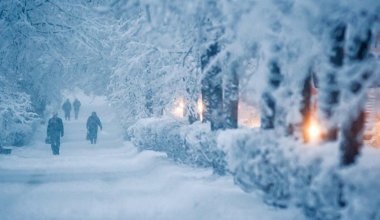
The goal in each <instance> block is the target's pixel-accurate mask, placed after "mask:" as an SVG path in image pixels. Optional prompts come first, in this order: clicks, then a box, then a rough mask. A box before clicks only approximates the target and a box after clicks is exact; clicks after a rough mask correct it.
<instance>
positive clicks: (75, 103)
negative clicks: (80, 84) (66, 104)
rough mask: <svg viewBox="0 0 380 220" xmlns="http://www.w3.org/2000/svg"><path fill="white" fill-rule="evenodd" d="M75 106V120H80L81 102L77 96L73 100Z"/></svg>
mask: <svg viewBox="0 0 380 220" xmlns="http://www.w3.org/2000/svg"><path fill="white" fill-rule="evenodd" d="M73 106H74V114H75V120H78V115H79V109H80V106H81V103H80V101H79V100H78V99H77V98H75V100H74V102H73Z"/></svg>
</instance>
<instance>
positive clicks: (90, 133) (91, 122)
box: [86, 112, 103, 144]
mask: <svg viewBox="0 0 380 220" xmlns="http://www.w3.org/2000/svg"><path fill="white" fill-rule="evenodd" d="M86 127H87V138H88V139H89V140H90V142H91V144H96V139H97V138H98V127H99V128H100V130H102V129H103V127H102V123H101V122H100V119H99V117H98V116H97V115H96V112H92V114H91V116H90V117H88V119H87V124H86Z"/></svg>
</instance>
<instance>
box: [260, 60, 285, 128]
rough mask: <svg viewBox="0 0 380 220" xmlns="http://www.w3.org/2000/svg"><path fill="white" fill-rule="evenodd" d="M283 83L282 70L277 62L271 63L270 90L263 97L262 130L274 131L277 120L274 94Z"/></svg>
mask: <svg viewBox="0 0 380 220" xmlns="http://www.w3.org/2000/svg"><path fill="white" fill-rule="evenodd" d="M281 81H282V75H281V69H280V66H279V64H278V61H277V60H275V59H274V60H272V61H271V62H270V63H269V80H268V88H267V90H266V91H265V92H264V93H263V95H262V104H261V107H262V109H261V128H262V129H274V128H275V119H276V107H277V104H276V99H275V97H274V92H275V91H276V90H277V89H278V88H279V87H280V84H281Z"/></svg>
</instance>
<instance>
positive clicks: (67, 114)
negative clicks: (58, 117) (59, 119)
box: [62, 99, 71, 121]
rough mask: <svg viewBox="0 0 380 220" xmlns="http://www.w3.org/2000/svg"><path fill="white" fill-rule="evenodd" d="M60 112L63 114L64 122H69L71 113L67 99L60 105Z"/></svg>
mask: <svg viewBox="0 0 380 220" xmlns="http://www.w3.org/2000/svg"><path fill="white" fill-rule="evenodd" d="M62 110H63V111H64V112H65V120H69V121H70V113H71V102H70V100H69V99H66V102H65V103H63V105H62Z"/></svg>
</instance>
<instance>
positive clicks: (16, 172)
mask: <svg viewBox="0 0 380 220" xmlns="http://www.w3.org/2000/svg"><path fill="white" fill-rule="evenodd" d="M81 101H82V106H83V110H82V111H81V114H80V119H79V120H78V121H69V122H64V126H65V137H64V138H63V140H62V145H61V155H60V156H58V157H55V156H53V155H51V151H50V146H48V145H46V144H44V143H43V140H44V137H45V129H46V126H42V127H41V128H40V130H39V131H38V132H37V134H36V137H35V141H34V142H33V143H32V144H31V145H29V146H26V147H22V148H15V149H14V150H13V152H12V155H1V156H0V219H2V220H7V219H12V220H13V219H165V220H170V219H235V220H240V219H250V220H251V219H260V220H265V219H268V220H272V219H291V220H296V219H303V217H301V216H302V215H301V214H300V212H299V211H297V210H294V209H287V210H283V209H275V208H272V207H269V206H267V205H265V204H264V203H262V201H261V199H260V196H259V195H256V194H247V193H244V192H242V191H241V190H240V189H239V188H238V187H237V186H236V185H234V184H233V180H232V177H230V176H227V177H220V176H216V175H213V174H212V170H211V169H200V168H193V167H188V166H185V165H178V164H175V163H174V162H172V161H170V160H168V159H167V157H166V155H165V154H162V153H157V152H153V151H143V152H138V151H137V150H136V148H135V147H134V146H133V145H132V144H131V143H129V142H124V141H123V140H122V129H121V127H120V126H119V124H118V118H117V116H116V115H115V113H114V112H113V111H112V108H111V107H109V106H108V105H107V103H106V102H105V101H104V99H102V98H93V99H90V98H88V97H81ZM91 111H97V113H98V115H99V117H100V119H101V120H102V122H103V124H104V129H103V131H101V132H100V134H99V137H98V142H99V143H98V144H97V145H90V144H89V143H88V142H87V141H86V140H85V135H86V129H85V121H86V119H87V117H88V116H89V114H90V113H91ZM60 116H62V114H61V113H60Z"/></svg>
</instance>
